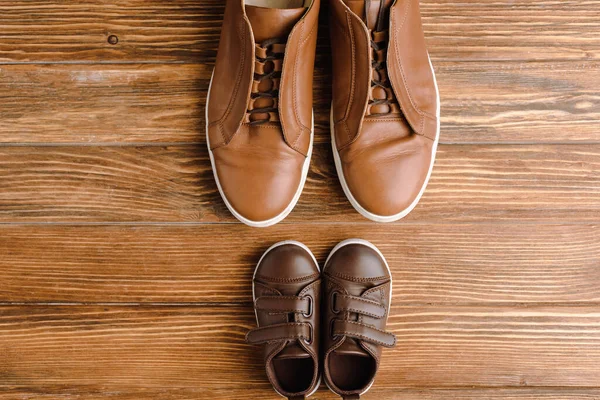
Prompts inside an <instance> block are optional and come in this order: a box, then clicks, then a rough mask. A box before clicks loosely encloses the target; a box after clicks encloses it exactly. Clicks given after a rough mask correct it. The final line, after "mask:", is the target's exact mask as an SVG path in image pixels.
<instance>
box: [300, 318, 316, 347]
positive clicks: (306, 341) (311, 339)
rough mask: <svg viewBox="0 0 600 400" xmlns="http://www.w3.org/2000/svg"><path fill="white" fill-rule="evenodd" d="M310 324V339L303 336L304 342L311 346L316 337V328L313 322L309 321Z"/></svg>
mask: <svg viewBox="0 0 600 400" xmlns="http://www.w3.org/2000/svg"><path fill="white" fill-rule="evenodd" d="M308 326H309V327H310V329H309V330H308V332H309V335H310V338H308V340H307V339H305V338H302V341H303V342H304V343H306V344H307V345H309V346H310V345H311V344H313V339H314V333H313V330H314V328H313V326H312V324H311V323H308Z"/></svg>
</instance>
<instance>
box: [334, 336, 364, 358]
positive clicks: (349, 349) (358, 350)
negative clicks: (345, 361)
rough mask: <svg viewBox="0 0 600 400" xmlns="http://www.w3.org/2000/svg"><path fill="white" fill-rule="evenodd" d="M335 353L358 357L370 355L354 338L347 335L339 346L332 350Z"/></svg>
mask: <svg viewBox="0 0 600 400" xmlns="http://www.w3.org/2000/svg"><path fill="white" fill-rule="evenodd" d="M334 351H335V353H336V354H340V355H343V356H359V357H371V355H370V354H369V353H367V352H366V350H365V349H363V348H362V347H360V344H358V342H357V341H356V340H355V339H352V338H349V337H347V338H346V340H344V343H342V345H341V346H340V347H338V348H337V349H335V350H334Z"/></svg>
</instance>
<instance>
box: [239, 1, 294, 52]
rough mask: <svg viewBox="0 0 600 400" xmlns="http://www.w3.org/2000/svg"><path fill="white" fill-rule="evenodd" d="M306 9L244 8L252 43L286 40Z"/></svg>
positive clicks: (248, 6)
mask: <svg viewBox="0 0 600 400" xmlns="http://www.w3.org/2000/svg"><path fill="white" fill-rule="evenodd" d="M305 12H306V7H302V8H267V7H257V6H250V5H247V6H246V15H247V16H248V19H249V20H250V25H252V31H253V32H254V41H255V42H256V43H261V42H264V41H265V40H268V39H274V38H280V37H285V38H287V37H288V35H289V34H290V32H292V29H293V28H294V25H296V23H297V22H298V21H299V20H300V19H301V18H302V16H303V15H304V13H305Z"/></svg>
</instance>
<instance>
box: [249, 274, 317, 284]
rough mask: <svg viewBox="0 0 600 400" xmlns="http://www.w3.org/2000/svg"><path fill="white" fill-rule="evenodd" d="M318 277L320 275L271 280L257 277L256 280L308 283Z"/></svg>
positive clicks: (260, 276)
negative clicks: (307, 281)
mask: <svg viewBox="0 0 600 400" xmlns="http://www.w3.org/2000/svg"><path fill="white" fill-rule="evenodd" d="M318 276H319V274H312V275H308V276H303V277H300V278H270V277H266V276H262V275H257V276H256V278H257V279H260V280H263V281H269V282H302V281H306V280H309V279H314V278H316V277H318Z"/></svg>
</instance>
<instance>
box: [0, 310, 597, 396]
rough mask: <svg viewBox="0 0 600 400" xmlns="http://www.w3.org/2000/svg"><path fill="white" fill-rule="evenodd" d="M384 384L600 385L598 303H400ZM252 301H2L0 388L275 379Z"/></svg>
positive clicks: (213, 384)
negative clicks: (253, 338)
mask: <svg viewBox="0 0 600 400" xmlns="http://www.w3.org/2000/svg"><path fill="white" fill-rule="evenodd" d="M391 315H393V317H392V318H391V320H390V323H389V325H388V327H389V328H390V329H391V330H392V331H393V332H395V333H396V334H397V335H398V346H397V347H396V348H395V349H393V350H389V351H386V352H385V355H384V357H383V362H382V367H381V371H380V374H379V376H378V380H377V383H376V387H377V388H378V389H381V390H392V389H397V388H402V387H409V388H419V387H434V388H444V387H447V388H457V387H459V388H460V387H462V388H471V387H474V388H477V387H483V388H490V387H499V388H504V387H524V386H527V387H529V386H534V387H535V386H545V387H550V386H552V387H557V386H560V387H573V388H590V389H597V388H598V386H599V385H600V312H599V311H598V307H528V308H518V307H442V308H440V307H437V308H436V307H398V306H394V307H393V308H392V313H391ZM254 323H255V322H254V315H253V313H252V311H251V309H250V307H249V306H248V307H242V308H240V307H160V308H158V307H82V306H66V307H1V308H0V333H1V335H0V336H1V337H2V338H3V340H2V342H0V350H1V351H0V357H1V358H0V361H1V362H0V376H1V377H2V379H1V380H0V387H2V388H4V389H11V388H13V387H23V386H25V387H28V388H35V389H36V390H40V391H42V392H43V389H44V387H46V386H49V387H56V386H59V385H60V386H62V387H79V386H82V387H86V388H88V390H89V388H102V390H103V391H105V392H110V391H115V390H117V391H118V390H119V389H120V388H145V389H147V390H153V389H154V390H156V389H157V388H160V389H161V390H167V389H169V388H182V387H194V388H197V387H198V386H201V387H202V389H204V390H228V389H230V388H231V389H236V388H237V389H239V388H240V387H243V388H248V389H261V390H262V389H264V390H265V392H264V393H265V395H266V396H268V395H270V394H271V392H270V388H269V385H268V383H267V382H266V379H265V376H264V372H263V366H262V362H261V360H260V358H261V354H260V351H257V350H256V349H253V348H252V347H251V346H249V345H246V344H245V343H244V334H245V332H246V331H247V330H248V329H249V328H251V327H252V326H254Z"/></svg>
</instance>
